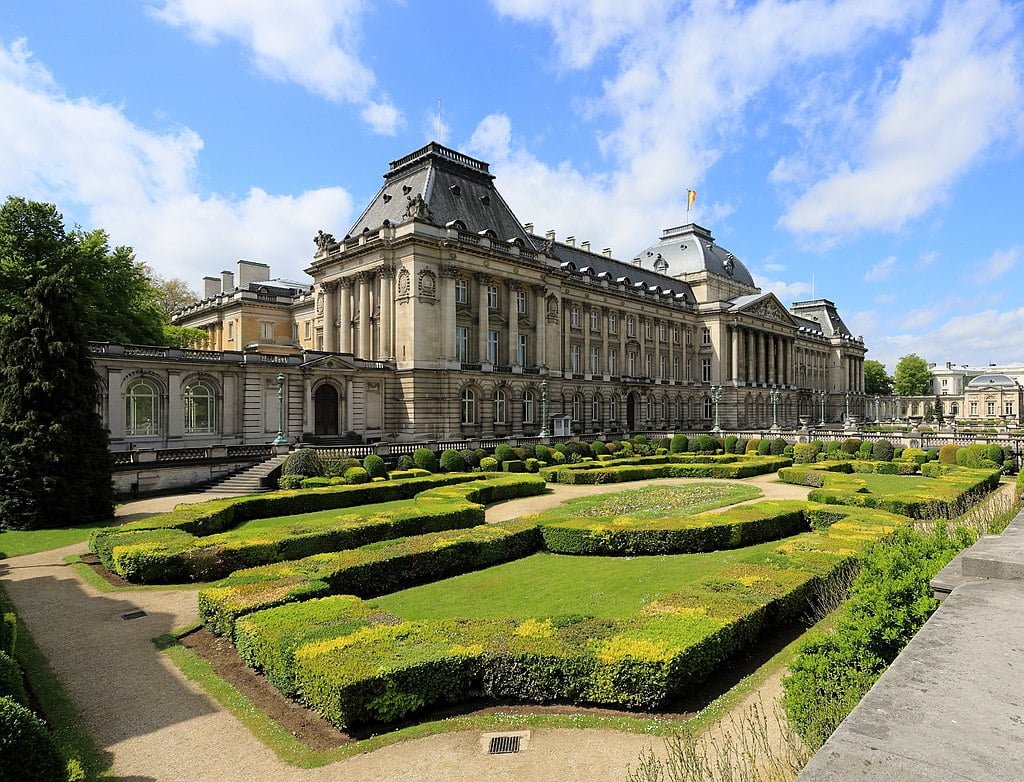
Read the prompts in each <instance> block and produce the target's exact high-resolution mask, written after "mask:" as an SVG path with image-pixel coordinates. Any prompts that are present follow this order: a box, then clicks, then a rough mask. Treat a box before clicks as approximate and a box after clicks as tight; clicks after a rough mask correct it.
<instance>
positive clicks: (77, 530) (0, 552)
mask: <svg viewBox="0 0 1024 782" xmlns="http://www.w3.org/2000/svg"><path fill="white" fill-rule="evenodd" d="M113 523H114V522H113V521H97V522H93V523H92V524H83V525H81V526H78V527H62V528H60V529H32V530H5V531H3V532H0V559H7V558H8V557H20V556H21V555H22V554H36V553H38V552H40V551H50V550H51V549H55V548H62V547H64V546H70V545H71V544H72V543H82V542H84V541H86V540H88V539H89V533H90V532H92V531H93V530H94V529H99V528H100V527H107V526H110V525H111V524H113Z"/></svg>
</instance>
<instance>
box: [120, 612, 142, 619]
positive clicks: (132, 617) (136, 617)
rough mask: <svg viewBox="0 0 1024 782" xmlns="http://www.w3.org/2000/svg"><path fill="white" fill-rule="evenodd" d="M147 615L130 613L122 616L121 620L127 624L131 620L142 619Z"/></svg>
mask: <svg viewBox="0 0 1024 782" xmlns="http://www.w3.org/2000/svg"><path fill="white" fill-rule="evenodd" d="M145 615H146V612H145V611H129V612H128V613H127V614H121V618H122V619H124V620H125V621H126V622H127V621H128V620H129V619H141V618H142V617H144V616H145Z"/></svg>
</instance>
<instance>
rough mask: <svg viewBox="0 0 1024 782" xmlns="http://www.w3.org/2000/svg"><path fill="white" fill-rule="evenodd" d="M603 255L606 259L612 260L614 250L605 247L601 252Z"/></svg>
mask: <svg viewBox="0 0 1024 782" xmlns="http://www.w3.org/2000/svg"><path fill="white" fill-rule="evenodd" d="M601 255H603V256H604V257H605V258H611V257H612V248H611V247H605V248H604V249H603V250H601Z"/></svg>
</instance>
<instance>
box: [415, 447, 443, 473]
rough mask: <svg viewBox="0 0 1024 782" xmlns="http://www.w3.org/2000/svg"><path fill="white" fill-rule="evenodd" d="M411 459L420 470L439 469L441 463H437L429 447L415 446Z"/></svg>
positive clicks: (431, 470) (438, 470)
mask: <svg viewBox="0 0 1024 782" xmlns="http://www.w3.org/2000/svg"><path fill="white" fill-rule="evenodd" d="M412 461H413V463H414V464H415V465H416V466H417V467H419V468H420V469H421V470H430V472H440V471H441V465H440V464H438V463H437V456H436V455H435V454H434V452H433V451H431V450H430V449H429V448H417V449H416V450H415V451H413V454H412Z"/></svg>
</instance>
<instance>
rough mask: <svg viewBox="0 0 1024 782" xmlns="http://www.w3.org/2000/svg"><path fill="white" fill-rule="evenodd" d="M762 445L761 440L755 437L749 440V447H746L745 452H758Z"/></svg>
mask: <svg viewBox="0 0 1024 782" xmlns="http://www.w3.org/2000/svg"><path fill="white" fill-rule="evenodd" d="M760 447H761V441H760V440H759V439H758V438H756V437H754V438H753V439H751V440H748V441H747V447H746V449H744V451H743V452H744V453H757V452H758V450H757V449H758V448H760Z"/></svg>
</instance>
